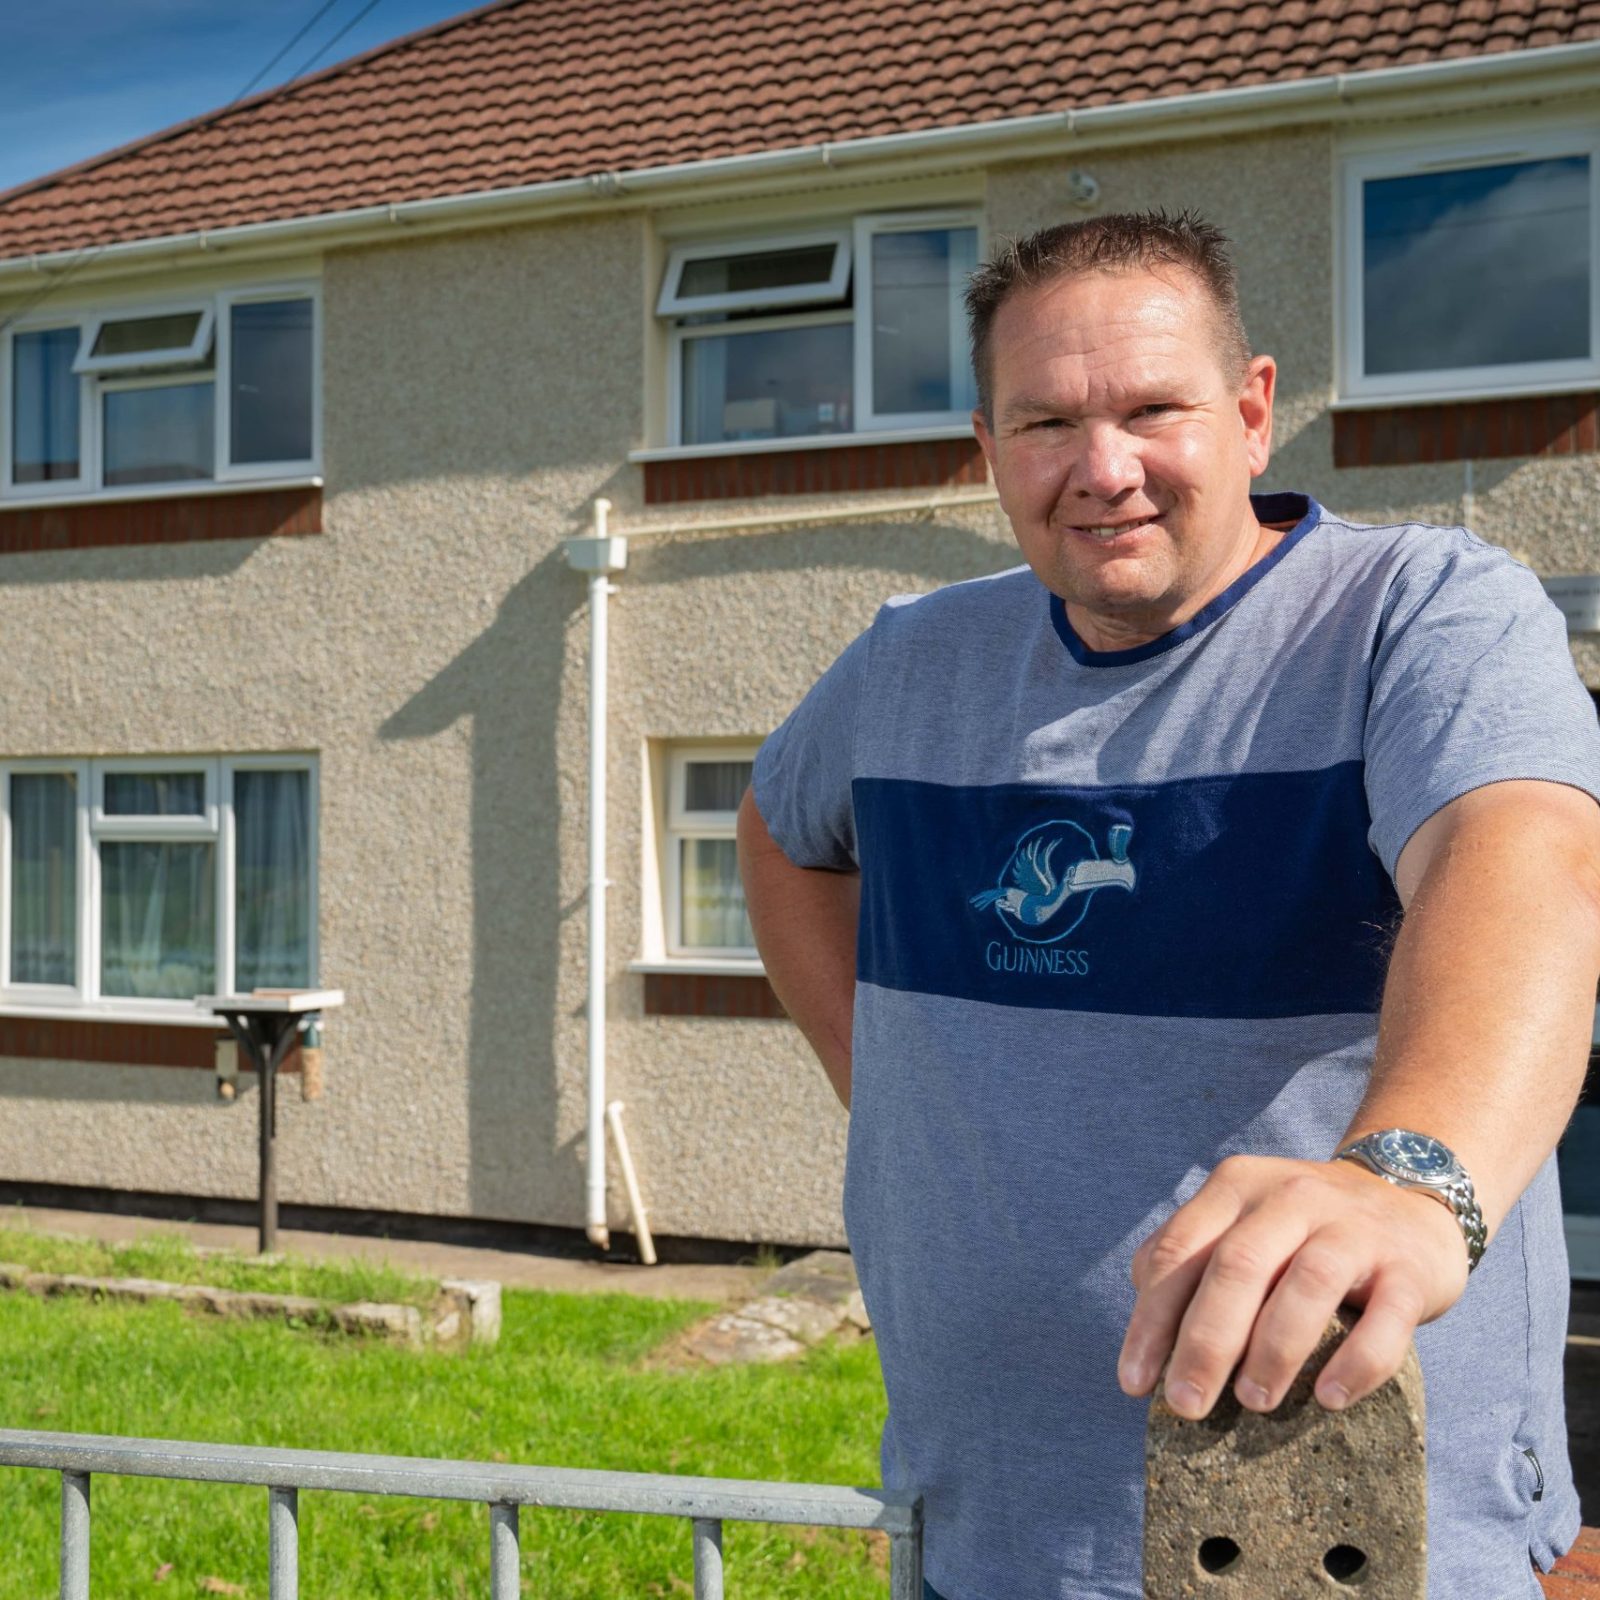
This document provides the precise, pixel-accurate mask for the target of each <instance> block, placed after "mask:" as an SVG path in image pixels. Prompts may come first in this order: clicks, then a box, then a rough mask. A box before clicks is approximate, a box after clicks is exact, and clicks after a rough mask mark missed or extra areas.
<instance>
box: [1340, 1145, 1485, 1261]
mask: <svg viewBox="0 0 1600 1600" xmlns="http://www.w3.org/2000/svg"><path fill="white" fill-rule="evenodd" d="M1334 1160H1335V1161H1353V1162H1355V1164H1356V1165H1357V1166H1358V1167H1364V1168H1365V1169H1366V1170H1367V1171H1368V1172H1370V1173H1373V1174H1374V1175H1375V1176H1377V1177H1379V1178H1382V1179H1383V1180H1384V1182H1385V1183H1392V1184H1393V1185H1394V1186H1395V1188H1397V1189H1411V1190H1415V1191H1416V1192H1417V1193H1419V1194H1428V1195H1432V1196H1433V1198H1434V1199H1435V1200H1437V1201H1438V1202H1439V1204H1440V1205H1442V1206H1444V1207H1445V1209H1446V1210H1448V1211H1449V1212H1450V1214H1451V1215H1452V1216H1453V1217H1454V1218H1455V1219H1456V1222H1457V1224H1458V1225H1459V1227H1460V1229H1461V1236H1462V1238H1463V1239H1464V1240H1465V1241H1466V1245H1467V1271H1468V1272H1472V1271H1474V1270H1475V1269H1476V1267H1477V1265H1478V1263H1479V1262H1480V1261H1481V1260H1482V1259H1483V1252H1484V1249H1485V1247H1486V1246H1487V1245H1488V1243H1489V1230H1488V1229H1487V1228H1486V1227H1485V1226H1484V1221H1483V1207H1482V1206H1480V1205H1479V1204H1478V1196H1477V1193H1476V1191H1475V1190H1474V1189H1473V1187H1472V1179H1471V1178H1469V1177H1468V1176H1467V1175H1466V1173H1465V1172H1463V1173H1462V1174H1461V1176H1460V1177H1459V1178H1454V1179H1452V1180H1451V1181H1450V1182H1449V1183H1445V1184H1439V1185H1434V1184H1428V1183H1418V1182H1412V1183H1407V1182H1406V1180H1405V1179H1404V1178H1397V1177H1396V1176H1395V1175H1394V1174H1393V1173H1392V1172H1385V1171H1384V1169H1383V1168H1382V1167H1380V1166H1378V1165H1377V1164H1376V1163H1375V1162H1372V1161H1370V1160H1368V1159H1367V1157H1366V1153H1365V1152H1364V1151H1363V1150H1362V1149H1361V1148H1360V1141H1357V1143H1356V1144H1354V1145H1351V1146H1350V1147H1349V1148H1348V1149H1346V1150H1341V1151H1339V1152H1338V1153H1337V1154H1336V1155H1335V1156H1334ZM1457 1165H1458V1166H1459V1163H1457Z"/></svg>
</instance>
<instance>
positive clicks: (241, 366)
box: [228, 300, 312, 465]
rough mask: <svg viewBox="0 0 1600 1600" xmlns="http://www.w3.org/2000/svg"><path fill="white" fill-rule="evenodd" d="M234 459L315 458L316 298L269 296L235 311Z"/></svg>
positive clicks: (231, 395)
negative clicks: (313, 370) (313, 367)
mask: <svg viewBox="0 0 1600 1600" xmlns="http://www.w3.org/2000/svg"><path fill="white" fill-rule="evenodd" d="M231 315H232V346H231V351H232V353H231V355H230V358H229V359H230V362H231V375H230V379H229V384H228V395H229V402H230V404H231V405H232V408H233V409H232V413H231V417H232V420H231V424H230V426H231V444H230V447H229V459H230V460H231V461H233V462H234V463H235V465H238V464H242V463H245V462H252V461H309V460H310V459H311V382H312V374H311V302H310V301H309V300H270V301H261V302H257V303H252V304H248V305H237V306H234V307H233V310H232V313H231Z"/></svg>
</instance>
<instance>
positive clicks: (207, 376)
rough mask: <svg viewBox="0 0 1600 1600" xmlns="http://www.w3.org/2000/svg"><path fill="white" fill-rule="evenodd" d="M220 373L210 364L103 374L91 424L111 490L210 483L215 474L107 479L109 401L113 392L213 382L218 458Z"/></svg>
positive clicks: (101, 475) (101, 472)
mask: <svg viewBox="0 0 1600 1600" xmlns="http://www.w3.org/2000/svg"><path fill="white" fill-rule="evenodd" d="M216 382H217V379H216V374H215V372H213V371H212V369H211V368H209V367H207V368H205V369H204V370H202V371H199V372H152V373H151V374H150V375H149V376H148V377H133V376H126V375H119V376H117V377H114V378H103V379H101V381H100V382H99V383H98V384H97V385H96V386H95V387H94V389H93V390H91V391H90V392H91V395H92V398H93V403H94V406H95V417H94V422H93V424H92V427H91V432H92V434H93V437H94V460H95V469H96V471H95V475H96V477H97V479H98V480H99V482H100V483H101V485H102V486H103V487H104V488H105V491H106V493H107V494H121V493H126V492H128V491H129V490H134V489H158V488H162V487H164V486H166V485H167V484H172V485H174V486H177V485H182V486H183V487H185V488H192V487H194V486H195V485H196V484H201V483H210V482H211V481H212V479H211V478H153V479H149V480H146V479H140V480H139V481H138V482H136V483H106V481H105V474H106V463H105V437H106V429H105V401H106V396H107V395H111V394H130V393H134V392H139V393H143V392H145V391H147V390H150V389H185V388H194V387H198V386H199V385H201V384H209V385H210V386H211V434H212V439H211V450H212V460H213V462H215V460H216V429H217V409H218V407H217V389H216Z"/></svg>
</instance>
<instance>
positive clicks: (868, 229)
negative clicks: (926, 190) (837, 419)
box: [855, 211, 984, 433]
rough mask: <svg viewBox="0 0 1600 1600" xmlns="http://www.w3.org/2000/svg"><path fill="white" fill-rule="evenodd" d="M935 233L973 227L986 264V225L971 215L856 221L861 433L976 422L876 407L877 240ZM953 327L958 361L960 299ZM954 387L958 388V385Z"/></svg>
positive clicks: (918, 214)
mask: <svg viewBox="0 0 1600 1600" xmlns="http://www.w3.org/2000/svg"><path fill="white" fill-rule="evenodd" d="M931 228H946V229H951V230H954V229H956V228H972V229H973V230H975V232H976V233H977V236H978V241H977V259H978V260H979V261H982V260H983V253H984V239H983V220H982V218H981V217H978V216H976V215H974V214H973V213H971V212H968V211H900V212H893V211H890V212H881V213H879V214H877V215H875V216H865V217H857V218H856V222H855V230H856V290H855V313H856V370H855V391H856V392H855V416H856V432H858V433H876V432H882V431H884V430H887V429H898V428H937V427H944V426H948V425H949V424H952V423H962V422H968V421H970V420H971V417H972V410H971V407H968V408H967V409H966V410H965V411H878V410H875V409H874V407H873V404H872V241H873V240H874V239H876V238H877V237H879V235H881V234H887V233H926V232H927V231H928V230H929V229H931ZM949 323H950V329H949V333H950V351H951V359H952V361H955V360H958V359H959V357H958V356H957V354H956V352H958V351H960V352H965V351H966V349H967V322H966V306H965V300H964V297H963V296H962V295H960V294H956V295H953V296H952V297H951V300H950V307H949ZM953 376H954V374H953V373H952V377H953ZM951 387H952V388H954V384H953V383H952V385H951Z"/></svg>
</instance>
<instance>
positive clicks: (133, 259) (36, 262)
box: [0, 40, 1600, 282]
mask: <svg viewBox="0 0 1600 1600" xmlns="http://www.w3.org/2000/svg"><path fill="white" fill-rule="evenodd" d="M1597 67H1600V40H1597V41H1591V42H1586V43H1582V44H1570V45H1552V46H1549V47H1547V48H1544V49H1538V50H1510V51H1505V52H1503V53H1501V54H1498V55H1489V56H1467V57H1461V58H1457V59H1453V60H1448V61H1431V62H1427V63H1425V64H1423V65H1421V66H1414V67H1384V68H1380V69H1378V70H1376V71H1373V72H1356V73H1339V74H1336V75H1334V76H1330V77H1322V78H1299V79H1295V80H1294V81H1292V82H1289V83H1267V84H1256V85H1252V86H1250V87H1248V88H1242V89H1215V90H1210V91H1207V92H1206V93H1203V94H1183V95H1170V96H1166V97H1164V98H1162V99H1159V100H1142V101H1136V102H1133V103H1131V104H1130V103H1121V104H1116V105H1108V106H1089V107H1086V108H1085V109H1083V110H1071V111H1059V112H1044V113H1041V114H1038V115H1035V116H1028V117H1004V118H999V119H996V120H995V121H993V122H979V123H963V124H960V125H959V126H956V127H948V128H932V129H926V130H924V131H921V132H917V133H893V134H878V135H873V136H872V137H869V138H861V139H844V140H840V141H839V142H837V143H828V142H822V143H817V144H809V145H799V146H793V147H791V148H789V149H785V150H766V151H761V152H759V153H757V154H754V155H743V156H725V157H718V158H716V159H713V160H707V161H686V162H679V163H676V164H674V165H670V166H654V167H641V168H633V169H629V170H626V171H619V172H601V173H595V174H593V175H591V176H588V177H582V178H561V179H556V180H554V181H551V182H548V183H534V184H524V185H520V186H518V187H515V188H507V189H489V190H481V191H478V192H475V193H472V194H461V195H444V196H440V197H437V198H433V199H424V200H405V201H400V202H397V203H393V204H389V205H380V206H363V207H361V208H359V209H356V210H351V211H335V212H326V213H323V214H320V215H317V216H311V217H292V218H288V219H285V220H283V221H279V222H255V223H244V224H241V225H240V226H237V227H232V228H216V229H200V230H195V231H192V232H188V233H181V234H170V235H167V236H165V237H162V238H158V239H133V240H128V241H126V242H124V243H121V244H111V245H104V246H98V247H93V248H88V249H82V250H65V251H55V252H50V253H47V254H43V255H33V256H18V257H12V258H11V259H10V260H4V261H0V282H5V281H7V280H21V281H23V282H26V281H27V280H28V279H29V278H31V277H35V276H39V275H44V274H48V273H54V272H58V271H64V270H67V269H68V268H76V267H79V266H83V267H87V265H88V264H89V263H90V262H91V261H92V262H93V263H94V264H95V266H96V268H97V269H98V271H99V272H113V271H118V270H121V269H122V268H123V267H124V266H134V265H136V264H138V263H139V262H140V261H142V260H145V259H147V258H153V259H159V258H163V257H167V256H173V255H186V254H204V253H206V252H208V251H213V250H239V251H246V252H249V253H252V254H262V255H267V254H272V253H274V252H281V251H283V250H287V249H292V248H299V247H302V246H304V245H305V244H307V243H309V242H313V241H322V242H324V243H333V242H335V241H336V242H338V243H353V242H356V241H357V240H362V239H370V238H379V237H383V236H385V235H392V231H393V229H394V228H395V226H396V225H399V224H411V225H414V226H418V227H426V228H440V227H449V226H455V225H465V224H469V223H471V224H481V223H483V222H485V221H488V220H490V219H494V218H498V219H499V220H502V221H510V220H513V219H515V218H521V217H531V216H538V215H551V214H555V213H559V212H564V211H572V210H575V209H579V208H584V207H587V206H589V205H592V204H593V203H595V202H596V201H600V200H616V199H623V200H626V199H629V198H640V199H644V198H649V197H654V198H656V199H658V200H662V199H666V198H669V197H672V196H676V195H680V194H687V193H690V192H692V191H695V190H701V189H709V188H714V187H718V186H722V187H727V186H740V187H748V186H750V185H751V184H754V183H759V182H762V181H764V180H767V179H792V180H799V181H807V182H811V183H815V181H816V179H817V178H818V177H819V176H822V175H825V174H828V173H832V172H836V171H838V170H840V169H842V168H845V167H850V168H860V167H865V166H870V165H873V164H893V163H895V162H902V161H908V160H913V159H915V160H917V161H919V162H921V163H922V164H923V165H924V166H925V167H929V168H936V167H938V166H939V165H941V164H944V165H948V166H956V167H959V166H971V165H973V164H974V162H975V161H976V160H978V159H980V158H985V159H1000V158H1005V159H1011V160H1017V159H1023V158H1026V157H1028V156H1032V155H1041V156H1042V155H1059V154H1062V153H1063V150H1064V148H1066V147H1068V146H1070V148H1071V150H1072V151H1073V152H1074V153H1076V152H1077V151H1080V150H1088V149H1092V148H1095V147H1097V146H1100V145H1106V144H1117V145H1128V144H1138V143H1145V142H1149V141H1151V140H1158V139H1174V138H1178V137H1180V136H1181V135H1182V134H1183V133H1184V132H1186V131H1190V130H1193V131H1196V132H1205V133H1209V134H1213V135H1215V134H1219V133H1225V132H1230V131H1234V130H1235V129H1238V130H1246V129H1249V130H1263V129H1266V128H1270V127H1273V126H1278V125H1281V124H1284V123H1288V122H1302V123H1304V122H1321V121H1339V120H1350V119H1352V118H1354V117H1355V116H1357V115H1358V114H1359V111H1360V110H1361V109H1362V108H1370V109H1372V110H1380V109H1387V110H1389V111H1390V112H1391V113H1393V112H1394V111H1396V110H1400V109H1405V107H1403V106H1401V107H1396V106H1389V107H1386V108H1385V107H1383V106H1382V102H1383V101H1384V100H1386V99H1387V100H1390V101H1397V100H1401V101H1403V100H1405V99H1406V98H1407V97H1411V102H1412V103H1411V106H1410V109H1413V110H1420V109H1427V110H1430V111H1431V110H1446V109H1449V108H1450V102H1451V101H1452V100H1454V101H1456V102H1458V103H1460V104H1463V105H1472V106H1481V105H1482V104H1483V103H1484V94H1485V91H1492V90H1495V89H1501V90H1503V91H1504V92H1506V93H1508V94H1524V95H1527V94H1534V93H1550V92H1557V93H1559V92H1563V91H1567V92H1570V91H1572V90H1574V89H1578V90H1584V89H1594V88H1595V87H1596V84H1595V82H1594V81H1593V79H1592V77H1587V76H1586V74H1589V73H1592V72H1593V70H1594V69H1595V68H1597ZM1418 94H1425V95H1426V96H1427V103H1426V106H1421V105H1418V104H1417V103H1416V99H1415V97H1416V96H1417V95H1418Z"/></svg>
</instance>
